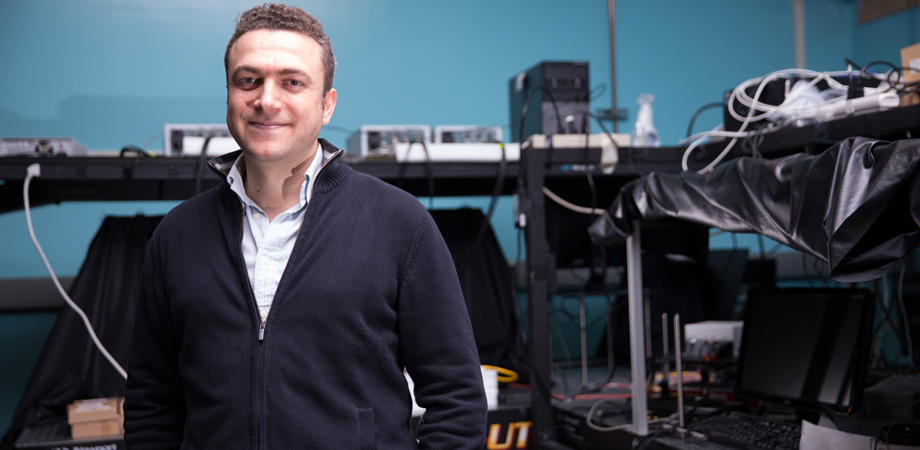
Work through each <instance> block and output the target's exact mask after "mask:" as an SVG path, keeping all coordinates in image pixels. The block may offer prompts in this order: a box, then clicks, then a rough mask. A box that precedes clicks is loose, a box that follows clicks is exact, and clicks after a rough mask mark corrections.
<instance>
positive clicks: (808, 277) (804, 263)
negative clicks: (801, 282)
mask: <svg viewBox="0 0 920 450" xmlns="http://www.w3.org/2000/svg"><path fill="white" fill-rule="evenodd" d="M805 256H806V254H805V252H802V275H803V276H805V280H807V281H808V286H809V287H815V284H814V283H812V281H811V275H809V274H808V262H807V261H806V259H805Z"/></svg>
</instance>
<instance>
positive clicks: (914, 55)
mask: <svg viewBox="0 0 920 450" xmlns="http://www.w3.org/2000/svg"><path fill="white" fill-rule="evenodd" d="M901 67H902V68H903V69H902V72H903V73H902V75H901V81H903V82H905V83H911V82H916V81H920V43H918V44H914V45H911V46H909V47H904V48H902V49H901ZM908 68H911V69H915V70H910V69H908ZM916 104H920V94H918V93H916V92H911V93H910V94H907V95H905V96H903V97H901V106H907V105H916Z"/></svg>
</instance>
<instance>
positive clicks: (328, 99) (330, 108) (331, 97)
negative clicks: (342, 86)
mask: <svg viewBox="0 0 920 450" xmlns="http://www.w3.org/2000/svg"><path fill="white" fill-rule="evenodd" d="M335 100H336V92H335V88H331V89H329V92H326V95H324V96H323V125H326V124H327V123H329V121H330V120H332V113H333V112H335Z"/></svg>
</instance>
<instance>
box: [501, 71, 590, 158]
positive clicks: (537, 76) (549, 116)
mask: <svg viewBox="0 0 920 450" xmlns="http://www.w3.org/2000/svg"><path fill="white" fill-rule="evenodd" d="M534 91H536V92H534ZM508 92H509V97H510V112H511V136H510V139H509V140H510V141H511V142H520V141H521V140H522V136H521V112H522V110H523V107H524V101H525V100H526V99H527V96H528V95H530V94H531V92H534V93H533V97H532V98H531V99H530V102H529V103H528V107H527V116H526V117H525V118H524V133H523V139H524V140H526V139H527V137H528V136H531V135H534V134H544V135H552V134H566V133H586V132H590V117H588V116H586V115H585V114H584V113H585V112H590V110H591V108H590V106H591V105H590V92H591V85H590V83H589V79H588V62H587V61H543V62H541V63H539V64H537V65H535V66H533V67H531V68H530V69H528V70H526V71H524V72H521V73H519V74H518V75H516V76H514V77H512V78H511V80H509V81H508ZM557 108H558V111H559V115H558V116H557V115H556V109H557ZM569 116H572V118H573V119H574V120H571V121H568V122H567V121H566V117H569ZM586 119H587V120H586ZM560 123H561V126H562V127H563V129H562V130H560V129H559V127H560Z"/></svg>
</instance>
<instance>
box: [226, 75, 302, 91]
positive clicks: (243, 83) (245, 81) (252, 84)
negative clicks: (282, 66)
mask: <svg viewBox="0 0 920 450" xmlns="http://www.w3.org/2000/svg"><path fill="white" fill-rule="evenodd" d="M261 84H262V80H261V79H259V78H255V77H242V78H239V79H238V80H236V85H237V86H238V87H240V88H242V89H254V88H256V87H258V86H259V85H261ZM283 84H284V85H286V86H289V87H292V88H304V87H306V85H307V84H306V83H304V82H303V81H300V80H285V81H284V82H283Z"/></svg>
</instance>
